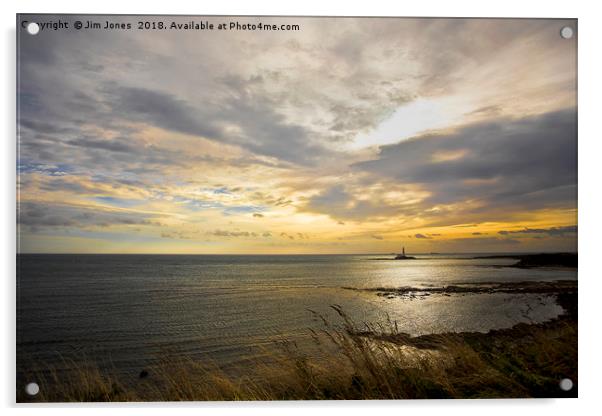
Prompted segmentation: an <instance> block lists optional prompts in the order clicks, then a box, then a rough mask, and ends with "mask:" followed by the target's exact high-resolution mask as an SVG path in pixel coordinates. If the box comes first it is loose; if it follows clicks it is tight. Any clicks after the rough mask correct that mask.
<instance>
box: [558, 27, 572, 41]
mask: <svg viewBox="0 0 602 416" xmlns="http://www.w3.org/2000/svg"><path fill="white" fill-rule="evenodd" d="M573 34H574V32H573V28H572V27H570V26H565V27H563V28H562V29H560V36H562V38H563V39H570V38H572V37H573Z"/></svg>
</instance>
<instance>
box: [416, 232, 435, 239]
mask: <svg viewBox="0 0 602 416" xmlns="http://www.w3.org/2000/svg"><path fill="white" fill-rule="evenodd" d="M414 237H415V238H423V239H427V240H430V239H431V237H429V236H427V235H424V234H420V233H417V234H414Z"/></svg>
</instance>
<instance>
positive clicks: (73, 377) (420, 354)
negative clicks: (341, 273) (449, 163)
mask: <svg viewBox="0 0 602 416" xmlns="http://www.w3.org/2000/svg"><path fill="white" fill-rule="evenodd" d="M576 297H577V295H576V292H571V291H569V292H563V293H559V294H558V295H557V299H558V303H559V304H560V305H561V306H563V308H564V310H565V313H564V315H562V316H561V317H559V318H557V319H555V320H553V321H550V322H546V323H543V324H518V325H516V326H514V327H513V328H510V329H504V330H494V331H490V332H489V333H487V334H483V333H449V334H437V335H425V336H420V337H410V336H409V335H407V334H404V333H402V332H399V331H398V330H397V328H396V325H395V324H394V323H391V322H388V323H387V324H386V325H377V326H374V325H372V326H370V325H366V324H364V325H362V330H359V329H358V326H357V325H356V324H354V323H353V322H351V321H350V320H349V318H348V317H347V316H346V315H345V313H344V312H343V311H342V310H341V309H340V308H339V307H338V306H333V309H334V310H335V311H337V313H338V314H339V316H340V317H341V320H342V322H343V326H342V327H341V326H338V327H334V326H332V325H331V324H330V323H329V322H327V321H325V320H324V321H323V322H324V325H325V327H324V330H323V331H322V332H319V333H313V336H314V340H315V341H316V344H317V345H318V346H319V347H320V346H321V347H324V348H325V351H326V350H327V351H331V352H332V351H335V352H334V353H331V357H330V359H329V360H328V363H327V364H318V363H316V362H312V361H310V359H309V358H308V357H307V356H305V355H304V354H303V352H302V351H300V350H299V349H298V348H296V347H295V346H294V345H293V344H291V343H282V345H281V347H282V348H281V353H280V354H277V356H274V357H271V360H270V361H271V363H270V364H265V363H264V364H262V363H259V362H258V363H256V364H255V365H253V366H251V367H252V368H250V369H249V371H252V373H249V375H247V376H242V377H232V376H228V375H226V374H225V373H224V372H222V371H220V369H219V368H217V367H215V366H210V365H207V364H206V363H203V362H199V361H198V360H192V359H181V358H179V359H170V358H168V357H166V358H165V359H164V360H163V361H162V362H161V363H159V364H157V365H156V366H155V367H152V368H149V369H148V374H141V376H142V377H135V378H132V379H131V380H123V379H120V378H119V377H117V376H115V375H112V374H109V373H108V372H103V371H101V370H100V369H99V368H98V367H96V366H94V365H92V364H86V363H77V365H76V367H77V368H78V370H77V371H74V372H71V373H70V374H68V375H61V376H60V377H59V376H58V375H57V373H56V372H53V371H48V369H46V371H44V372H40V373H36V374H30V375H29V376H28V377H27V378H28V379H29V380H37V382H38V384H39V385H40V393H39V394H38V395H37V396H36V397H35V398H31V397H29V396H27V395H26V394H25V392H24V390H23V388H19V389H18V393H17V401H20V402H44V401H51V402H56V401H59V402H87V401H181V400H197V401H202V400H320V399H434V398H511V397H577V307H576V305H577V303H576ZM73 364H74V365H75V364H76V363H73ZM567 377H568V378H570V379H571V380H572V381H573V382H574V384H575V386H574V387H573V389H572V390H571V391H569V392H563V391H562V390H561V389H560V388H559V381H560V380H561V379H563V378H567ZM19 382H21V384H19ZM17 383H18V386H19V387H21V386H22V385H23V383H22V380H17Z"/></svg>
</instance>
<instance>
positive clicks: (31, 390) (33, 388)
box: [25, 383, 40, 396]
mask: <svg viewBox="0 0 602 416" xmlns="http://www.w3.org/2000/svg"><path fill="white" fill-rule="evenodd" d="M39 392H40V386H38V383H29V384H28V385H27V386H25V393H27V394H29V395H30V396H35V395H36V394H38V393H39Z"/></svg>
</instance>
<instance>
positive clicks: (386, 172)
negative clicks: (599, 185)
mask: <svg viewBox="0 0 602 416" xmlns="http://www.w3.org/2000/svg"><path fill="white" fill-rule="evenodd" d="M576 127H577V125H576V112H575V110H566V111H558V112H552V113H548V114H544V115H542V116H536V117H529V118H524V119H520V120H509V119H508V120H499V121H496V122H488V123H480V124H475V125H470V126H466V127H463V128H461V129H458V130H457V131H456V132H454V133H450V134H432V135H429V136H425V137H419V138H414V139H410V140H407V141H403V142H400V143H398V144H394V145H388V146H383V147H382V148H381V152H380V155H379V158H378V159H376V160H371V161H366V162H361V163H357V164H355V167H356V168H357V169H361V170H364V171H368V172H372V173H374V174H377V175H381V176H384V177H388V178H392V179H395V180H398V181H400V182H404V183H413V184H420V185H421V186H423V187H424V188H425V189H427V190H428V191H429V192H431V196H430V197H429V198H428V199H427V200H426V201H424V204H426V205H428V206H433V205H437V204H450V203H457V202H464V201H471V200H472V201H479V207H478V208H472V210H473V213H479V212H485V211H491V210H496V209H500V208H504V209H505V208H512V209H517V210H521V209H542V208H550V207H564V208H574V207H576V192H577V132H576ZM440 155H443V157H439V156H440ZM446 155H451V157H449V158H447V159H446V157H445V156H446ZM464 214H466V213H464Z"/></svg>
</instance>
